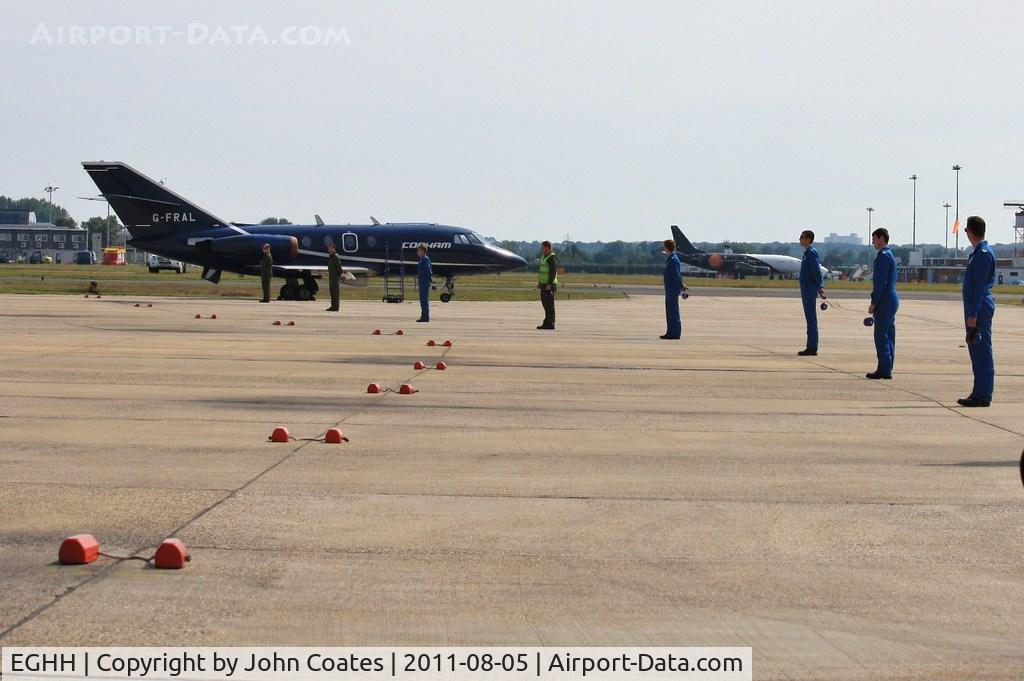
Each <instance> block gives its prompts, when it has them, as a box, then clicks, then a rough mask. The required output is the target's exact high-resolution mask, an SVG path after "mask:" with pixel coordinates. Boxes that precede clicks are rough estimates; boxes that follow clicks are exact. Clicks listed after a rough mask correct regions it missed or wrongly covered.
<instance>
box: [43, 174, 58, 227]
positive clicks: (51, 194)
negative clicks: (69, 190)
mask: <svg viewBox="0 0 1024 681" xmlns="http://www.w3.org/2000/svg"><path fill="white" fill-rule="evenodd" d="M58 189H60V187H54V186H53V185H52V184H51V185H49V186H48V187H43V191H44V192H46V193H47V194H49V195H50V224H53V193H54V192H55V191H57V190H58Z"/></svg>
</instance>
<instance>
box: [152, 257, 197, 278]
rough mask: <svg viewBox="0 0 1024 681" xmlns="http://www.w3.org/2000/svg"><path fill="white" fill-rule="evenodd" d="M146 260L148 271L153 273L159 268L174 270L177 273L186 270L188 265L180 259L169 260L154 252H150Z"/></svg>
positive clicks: (182, 272) (158, 270)
mask: <svg viewBox="0 0 1024 681" xmlns="http://www.w3.org/2000/svg"><path fill="white" fill-rule="evenodd" d="M146 262H147V264H148V265H149V271H150V272H151V273H153V274H157V273H158V272H160V270H174V271H175V272H177V273H178V274H184V273H185V272H187V271H188V265H186V264H185V263H183V262H181V261H180V260H171V259H170V258H165V257H163V256H162V255H156V254H155V253H150V254H149V257H148V258H147V259H146Z"/></svg>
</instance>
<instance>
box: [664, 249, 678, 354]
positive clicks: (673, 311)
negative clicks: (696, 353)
mask: <svg viewBox="0 0 1024 681" xmlns="http://www.w3.org/2000/svg"><path fill="white" fill-rule="evenodd" d="M665 255H667V256H668V259H667V260H665V275H664V278H665V328H666V331H665V335H663V336H661V338H662V339H664V340H679V339H680V338H681V337H682V335H683V320H682V318H680V316H679V296H680V295H682V293H683V265H682V263H680V262H679V256H678V255H676V242H675V241H673V240H672V239H665Z"/></svg>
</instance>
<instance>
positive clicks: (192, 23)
mask: <svg viewBox="0 0 1024 681" xmlns="http://www.w3.org/2000/svg"><path fill="white" fill-rule="evenodd" d="M1022 26H1024V4H1021V3H1019V2H963V1H962V0H961V1H957V2H945V1H940V2H934V1H933V2H891V1H890V2H820V1H817V2H779V1H776V0H773V1H772V2H723V3H717V2H707V1H701V2H681V1H675V2H653V1H651V2H629V3H626V2H623V3H609V2H557V1H554V2H552V1H551V0H547V1H545V2H522V1H516V2H511V1H510V2H483V3H481V2H468V1H467V2H445V1H439V0H431V1H430V2H412V1H406V2H314V1H304V0H290V1H289V2H242V1H227V2H223V1H222V2H217V3H212V2H197V1H184V0H175V1H174V2H145V3H143V2H137V1H132V2H107V1H103V0H91V1H90V2H88V3H85V2H78V1H69V2H47V1H46V0H41V1H39V2H34V3H14V2H11V1H10V0H8V2H6V3H4V7H3V11H2V21H0V76H2V78H3V87H4V94H5V96H4V104H3V106H2V107H0V135H2V141H3V151H4V163H3V164H0V193H3V194H7V195H13V196H16V197H20V196H28V195H31V196H40V197H42V196H43V192H42V191H41V190H42V188H43V187H44V186H46V185H47V184H51V183H52V184H55V185H58V186H60V187H61V190H60V191H59V192H58V193H57V194H56V195H55V199H54V200H55V201H56V202H57V203H60V204H62V205H64V206H67V207H68V208H69V209H70V210H71V211H72V214H73V215H75V216H76V217H78V218H85V217H88V216H89V215H95V214H101V213H103V212H104V210H105V209H104V208H103V207H102V204H96V203H90V202H87V201H81V200H78V199H77V198H76V197H79V196H89V195H95V193H96V189H95V186H94V185H93V184H92V183H91V181H90V180H89V179H88V176H87V175H86V174H85V173H84V172H82V170H81V167H80V165H79V163H80V162H81V161H83V160H99V159H105V160H121V161H125V162H127V163H130V164H132V165H133V166H135V167H136V168H138V169H139V170H141V171H142V172H144V173H146V174H148V175H150V176H152V177H155V178H158V179H159V178H166V182H167V185H168V186H169V187H171V188H173V189H175V190H176V191H178V192H179V193H181V194H183V195H185V196H186V197H188V198H190V199H193V200H195V201H196V202H197V203H199V204H200V205H201V206H204V207H206V208H208V209H210V210H212V211H213V212H215V213H217V214H219V215H221V216H222V217H224V218H226V219H229V220H237V221H253V220H257V219H259V218H262V217H265V216H268V215H274V216H284V217H288V218H290V219H291V220H293V221H306V222H311V221H312V215H313V213H320V214H321V215H322V216H323V217H324V218H325V219H326V220H327V221H328V222H342V223H344V222H366V221H367V220H368V216H369V215H371V214H372V215H375V216H377V217H378V218H380V219H381V220H382V221H386V220H391V221H401V220H425V221H431V222H443V223H448V224H454V225H460V226H465V227H472V228H475V229H477V230H479V231H480V232H482V233H484V234H488V235H492V236H496V237H499V238H510V239H535V238H537V239H539V238H553V239H561V238H564V237H565V235H566V234H571V235H572V238H574V239H578V240H586V241H591V240H605V241H608V240H614V239H627V240H633V239H661V238H665V237H667V236H668V235H669V233H668V225H669V224H672V223H676V224H679V225H681V226H682V227H683V228H684V231H686V232H687V234H688V236H690V237H691V238H693V239H694V240H701V241H717V240H720V239H731V240H750V241H770V240H775V239H778V240H786V241H789V240H795V238H796V235H797V234H798V233H799V230H801V229H803V228H805V227H810V228H812V229H815V230H816V231H818V232H819V233H827V232H831V231H837V232H847V233H848V232H851V231H856V232H857V233H858V234H864V233H865V231H866V225H867V215H866V211H865V207H866V206H868V205H871V206H873V207H874V208H875V209H876V212H875V213H874V224H875V226H886V227H888V228H889V229H890V231H891V232H892V233H893V240H894V241H896V242H900V243H903V242H907V243H909V242H910V240H911V212H912V186H911V184H912V183H911V182H910V180H909V179H907V178H908V177H909V176H910V175H911V174H913V173H917V174H918V175H919V176H920V178H921V179H920V180H919V181H918V192H917V198H918V202H917V236H918V241H919V242H922V241H927V242H932V243H935V242H941V241H942V239H943V234H944V231H943V230H944V226H943V219H944V211H943V209H942V207H941V206H942V203H943V202H944V201H949V202H950V203H953V202H954V177H953V172H952V171H951V169H950V168H951V166H952V164H953V163H959V164H960V165H962V166H963V167H964V170H963V171H961V175H960V213H961V216H962V217H963V216H966V215H968V214H972V213H977V214H980V215H982V216H984V217H985V218H986V220H987V221H988V223H989V232H990V236H991V238H992V239H993V240H995V241H1010V240H1011V239H1012V229H1011V225H1012V222H1013V215H1012V212H1010V211H1008V210H1005V209H1003V208H1002V202H1003V201H1004V200H1007V199H1024V125H1022V121H1024V82H1022V81H1024V79H1022V73H1024V34H1022ZM75 27H81V28H80V29H79V30H81V31H84V32H86V35H92V33H93V31H96V30H98V31H104V32H106V33H107V36H106V37H105V38H104V37H100V38H96V39H93V38H91V37H90V38H88V42H89V43H90V44H86V45H81V44H78V45H70V44H68V43H69V41H70V36H69V33H70V32H71V31H72V30H73V29H74V28H75ZM118 27H120V28H118ZM140 27H141V29H143V30H145V29H147V28H149V29H151V30H150V40H149V44H145V42H146V41H145V40H144V39H138V40H137V39H136V37H135V36H136V35H137V34H138V31H139V28H140ZM153 27H157V28H153ZM160 27H167V28H160ZM232 27H246V28H245V29H237V30H236V29H233V28H232ZM289 27H297V28H294V29H290V28H289ZM306 27H310V28H308V29H307V28H306ZM61 30H63V31H64V36H63V38H61V37H60V33H59V31H61ZM301 30H306V33H305V34H301V33H300V32H299V31H301ZM126 31H127V32H130V33H131V39H130V40H128V44H115V43H123V42H125V32H126ZM329 31H333V32H334V35H335V36H337V35H339V34H342V35H344V39H341V40H336V41H334V43H333V44H330V45H323V44H320V45H285V44H282V43H284V42H302V40H301V38H302V37H303V35H304V37H305V38H306V39H307V40H309V39H310V38H315V37H316V34H317V33H318V32H319V33H321V34H323V35H325V36H326V35H327V34H328V32H329ZM175 32H177V33H178V34H180V35H179V36H178V37H175V36H174V35H173V33H175ZM204 32H205V33H204ZM161 36H163V42H164V44H160V40H159V38H160V37H161ZM81 41H85V38H82V40H81ZM267 41H277V42H278V44H277V45H272V44H270V45H268V44H263V43H265V42H267ZM137 42H138V43H143V44H136V43H137ZM224 42H229V43H230V44H226V45H225V44H223V43H224ZM313 42H315V41H313ZM325 42H331V41H330V40H329V39H328V40H325ZM62 43H63V44H62ZM249 43H255V44H249ZM951 215H952V210H951ZM951 219H952V218H951ZM963 242H964V239H961V243H963Z"/></svg>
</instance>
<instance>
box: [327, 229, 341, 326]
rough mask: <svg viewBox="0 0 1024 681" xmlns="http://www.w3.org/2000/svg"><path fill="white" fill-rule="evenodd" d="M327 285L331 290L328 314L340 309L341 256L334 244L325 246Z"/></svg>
mask: <svg viewBox="0 0 1024 681" xmlns="http://www.w3.org/2000/svg"><path fill="white" fill-rule="evenodd" d="M327 283H328V284H329V285H330V288H331V306H330V307H329V308H327V311H328V312H337V311H338V310H340V309H341V256H340V255H338V248H337V247H336V246H335V245H334V242H331V243H329V244H327Z"/></svg>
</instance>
